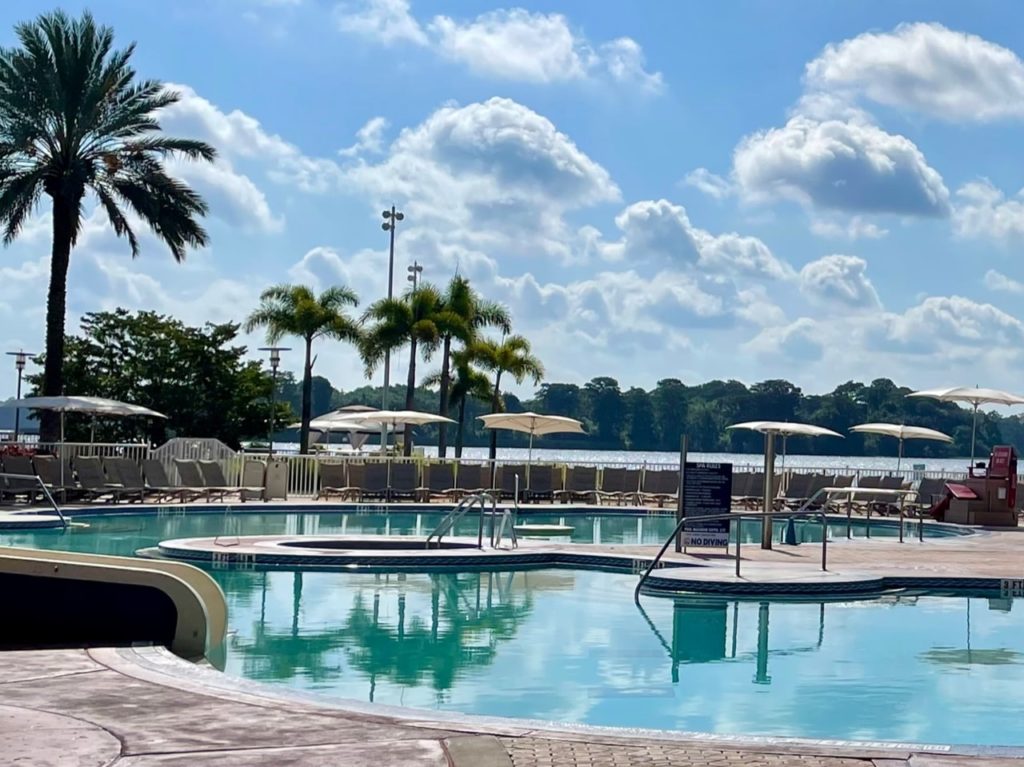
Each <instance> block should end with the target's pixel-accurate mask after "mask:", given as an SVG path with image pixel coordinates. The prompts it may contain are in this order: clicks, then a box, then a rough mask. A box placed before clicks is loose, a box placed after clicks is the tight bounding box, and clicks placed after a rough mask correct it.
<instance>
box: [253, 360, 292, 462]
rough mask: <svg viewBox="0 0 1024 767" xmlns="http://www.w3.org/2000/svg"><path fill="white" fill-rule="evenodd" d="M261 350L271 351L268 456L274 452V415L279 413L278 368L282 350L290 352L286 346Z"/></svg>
mask: <svg viewBox="0 0 1024 767" xmlns="http://www.w3.org/2000/svg"><path fill="white" fill-rule="evenodd" d="M260 351H261V352H270V375H271V380H272V381H273V383H272V384H271V387H270V429H269V431H268V433H267V457H268V458H269V457H270V456H272V455H273V454H274V420H275V419H274V416H275V414H276V413H277V369H278V368H279V367H281V352H290V351H291V349H290V348H288V347H286V346H261V347H260Z"/></svg>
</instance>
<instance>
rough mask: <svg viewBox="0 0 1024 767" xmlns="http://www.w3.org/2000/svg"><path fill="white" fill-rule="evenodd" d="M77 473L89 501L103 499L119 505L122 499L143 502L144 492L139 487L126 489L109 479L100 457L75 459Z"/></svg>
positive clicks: (118, 482) (79, 457)
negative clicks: (108, 499)
mask: <svg viewBox="0 0 1024 767" xmlns="http://www.w3.org/2000/svg"><path fill="white" fill-rule="evenodd" d="M75 473H76V474H78V483H79V484H80V485H81V486H82V492H83V493H84V494H85V496H86V497H87V498H88V499H89V500H98V499H101V498H106V497H107V496H109V497H110V499H111V500H112V501H113V502H114V503H117V502H118V501H120V500H121V499H122V498H128V499H130V500H137V501H142V499H143V495H144V494H143V491H142V488H138V487H125V486H124V485H123V484H121V482H120V481H119V480H118V479H115V478H113V477H108V476H107V475H106V472H104V471H103V464H102V462H101V461H100V459H99V457H98V456H91V455H80V456H76V457H75Z"/></svg>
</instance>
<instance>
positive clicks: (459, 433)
mask: <svg viewBox="0 0 1024 767" xmlns="http://www.w3.org/2000/svg"><path fill="white" fill-rule="evenodd" d="M465 431H466V398H465V397H463V398H462V399H460V400H459V426H458V428H457V430H456V432H455V457H456V458H462V441H463V435H464V434H465Z"/></svg>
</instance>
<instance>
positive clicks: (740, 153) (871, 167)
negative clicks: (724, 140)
mask: <svg viewBox="0 0 1024 767" xmlns="http://www.w3.org/2000/svg"><path fill="white" fill-rule="evenodd" d="M733 163H734V175H735V178H736V182H737V185H738V186H739V188H740V190H741V192H742V193H743V195H744V196H745V197H747V198H748V199H751V200H754V201H765V200H776V199H791V200H796V201H798V202H801V203H804V204H806V205H813V206H815V207H822V208H826V209H833V210H840V211H848V212H851V213H896V214H904V215H917V216H945V215H947V214H948V213H949V211H950V204H949V192H948V190H947V189H946V187H945V185H944V184H943V181H942V177H941V176H940V175H939V173H938V172H937V171H936V170H934V169H933V168H931V167H930V166H929V165H928V163H927V162H926V161H925V158H924V155H923V154H922V153H921V151H920V150H919V149H918V148H917V146H915V145H914V143H913V142H912V141H910V140H909V139H908V138H906V137H904V136H899V135H894V134H891V133H886V132H885V131H883V130H882V129H881V128H879V127H877V126H875V125H871V124H869V123H859V122H843V121H840V120H827V121H818V120H815V119H812V118H809V117H805V116H802V115H797V116H795V117H793V118H791V119H790V120H789V121H788V122H787V123H786V125H785V126H784V127H782V128H773V129H771V130H767V131H761V132H759V133H755V134H753V135H752V136H748V137H747V138H745V139H744V140H743V141H742V142H741V143H740V145H739V146H738V147H737V149H736V152H735V154H734V157H733Z"/></svg>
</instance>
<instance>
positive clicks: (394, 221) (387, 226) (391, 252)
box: [380, 205, 405, 449]
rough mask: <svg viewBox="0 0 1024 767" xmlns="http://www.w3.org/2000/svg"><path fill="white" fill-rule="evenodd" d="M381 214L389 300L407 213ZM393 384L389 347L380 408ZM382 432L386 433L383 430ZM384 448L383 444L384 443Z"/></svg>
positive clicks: (389, 212)
mask: <svg viewBox="0 0 1024 767" xmlns="http://www.w3.org/2000/svg"><path fill="white" fill-rule="evenodd" d="M381 215H382V216H383V217H384V223H383V224H381V225H380V227H381V229H383V230H384V231H385V232H388V233H389V234H390V235H391V242H390V246H389V247H388V300H389V301H390V300H391V298H392V297H393V296H394V290H395V289H394V282H395V227H396V226H398V222H399V221H401V220H402V219H404V218H405V214H404V213H402V211H400V210H395V206H394V205H392V206H391V210H385V211H384V212H383V213H381ZM389 386H391V350H390V349H388V350H387V351H385V352H384V392H383V393H382V394H381V398H380V409H381V410H387V409H388V387H389ZM381 434H382V435H383V434H385V432H384V431H383V430H381ZM381 447H382V449H383V444H382V446H381Z"/></svg>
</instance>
